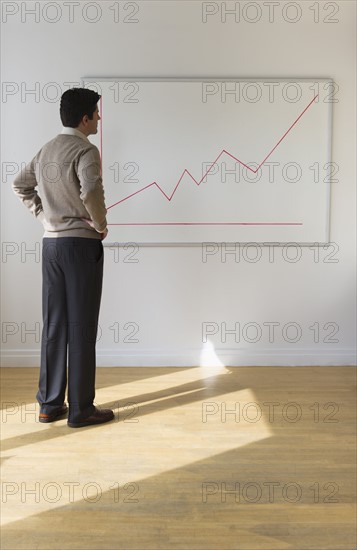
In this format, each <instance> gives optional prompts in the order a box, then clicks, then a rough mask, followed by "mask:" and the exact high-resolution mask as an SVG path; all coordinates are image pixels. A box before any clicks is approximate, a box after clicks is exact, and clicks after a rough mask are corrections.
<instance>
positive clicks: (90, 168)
mask: <svg viewBox="0 0 357 550" xmlns="http://www.w3.org/2000/svg"><path fill="white" fill-rule="evenodd" d="M77 175H78V178H79V183H80V189H81V191H80V198H81V200H82V202H83V204H84V206H85V208H86V210H87V212H88V213H89V215H90V220H89V221H91V222H92V223H90V224H89V225H91V226H92V227H94V229H95V230H96V231H98V232H99V233H104V232H105V231H106V228H107V219H106V214H107V209H106V207H105V201H104V189H103V183H102V176H101V167H100V156H99V151H98V149H96V148H92V149H90V150H89V151H86V152H85V153H83V154H82V155H81V156H80V158H79V161H78V172H77Z"/></svg>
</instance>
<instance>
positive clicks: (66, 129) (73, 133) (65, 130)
mask: <svg viewBox="0 0 357 550" xmlns="http://www.w3.org/2000/svg"><path fill="white" fill-rule="evenodd" d="M61 134H67V135H68V136H78V137H80V138H82V139H84V140H85V141H88V143H90V141H89V139H88V138H87V136H85V135H84V134H83V132H80V131H79V130H77V128H70V127H69V126H64V127H63V129H62V132H61Z"/></svg>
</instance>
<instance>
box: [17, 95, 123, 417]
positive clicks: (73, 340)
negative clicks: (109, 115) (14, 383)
mask: <svg viewBox="0 0 357 550" xmlns="http://www.w3.org/2000/svg"><path fill="white" fill-rule="evenodd" d="M100 97H101V96H100V95H99V94H97V93H96V92H94V91H93V90H89V89H85V88H72V89H70V90H67V91H66V92H65V93H64V94H63V95H62V97H61V105H60V117H61V121H62V124H63V130H62V132H61V134H59V135H57V136H56V137H55V138H54V139H52V140H51V141H49V142H48V143H46V144H45V145H44V146H43V147H42V149H41V150H40V151H39V152H38V153H37V155H36V156H35V157H34V158H33V159H32V161H31V162H30V163H29V164H27V166H26V167H25V168H24V169H23V170H22V171H21V172H20V173H19V174H18V176H17V177H16V178H15V180H14V181H13V184H12V187H13V190H14V192H15V193H16V195H17V196H18V197H19V198H20V199H21V201H22V202H23V203H24V204H25V206H27V208H29V209H30V211H31V212H32V213H33V214H34V216H35V217H36V218H37V219H38V220H39V221H40V222H41V223H42V224H43V227H44V229H45V233H44V236H43V242H42V314H43V329H42V340H41V368H40V377H39V388H38V392H37V396H36V398H37V401H38V402H39V404H40V416H39V420H40V422H53V421H54V420H57V419H58V418H60V417H62V416H64V415H65V414H66V413H67V411H68V422H67V424H68V426H70V427H71V428H80V427H83V426H89V425H92V424H102V423H104V422H108V421H109V420H112V419H113V418H114V414H113V411H111V410H110V409H103V410H100V409H98V408H96V407H95V406H94V404H93V402H94V396H95V371H96V356H95V344H96V337H97V326H98V317H99V309H100V301H101V293H102V279H103V258H104V257H103V244H102V240H103V239H105V237H106V236H107V233H108V229H107V221H106V213H107V210H106V207H105V202H104V189H103V185H102V178H101V164H100V155H99V151H98V149H97V147H96V146H95V145H93V144H92V143H91V142H90V141H89V140H88V137H87V136H89V135H91V134H96V133H97V125H98V121H99V120H100V116H99V112H98V105H97V103H98V101H99V99H100ZM36 187H38V190H39V193H37V191H36ZM67 348H68V349H67ZM67 352H68V403H69V408H67V406H66V404H65V403H64V401H65V391H66V386H67Z"/></svg>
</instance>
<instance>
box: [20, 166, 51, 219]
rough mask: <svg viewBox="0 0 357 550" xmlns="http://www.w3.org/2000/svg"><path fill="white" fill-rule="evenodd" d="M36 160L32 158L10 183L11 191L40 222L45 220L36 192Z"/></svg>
mask: <svg viewBox="0 0 357 550" xmlns="http://www.w3.org/2000/svg"><path fill="white" fill-rule="evenodd" d="M36 158H37V157H34V158H33V159H32V161H31V162H29V163H28V164H27V165H26V166H25V168H23V169H22V170H21V172H20V173H19V174H18V175H17V176H16V178H15V179H14V181H13V182H12V189H13V191H14V193H15V194H16V195H17V196H18V197H19V199H20V200H21V201H22V202H23V203H24V205H25V206H26V207H27V208H28V209H29V210H30V211H31V212H32V214H33V215H34V216H35V217H36V218H37V219H38V220H39V221H40V222H42V221H43V220H44V218H45V215H44V212H43V207H42V202H41V199H40V197H39V195H38V193H37V191H36V189H35V188H36V187H37V179H36V172H35V165H36Z"/></svg>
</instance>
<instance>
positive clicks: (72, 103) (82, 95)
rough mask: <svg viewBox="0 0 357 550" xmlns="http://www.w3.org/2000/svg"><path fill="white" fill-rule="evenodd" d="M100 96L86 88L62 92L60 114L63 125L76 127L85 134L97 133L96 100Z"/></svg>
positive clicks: (97, 114) (98, 117) (98, 118)
mask: <svg viewBox="0 0 357 550" xmlns="http://www.w3.org/2000/svg"><path fill="white" fill-rule="evenodd" d="M100 98H101V96H100V95H99V94H97V92H94V91H93V90H88V89H87V88H71V89H70V90H67V91H66V92H64V94H62V97H61V105H60V116H61V121H62V124H63V126H67V127H68V126H69V127H70V128H77V130H80V131H81V132H82V133H83V134H85V135H86V136H89V135H90V134H96V133H97V125H98V120H100V116H99V112H98V105H97V103H98V101H99V100H100Z"/></svg>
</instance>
